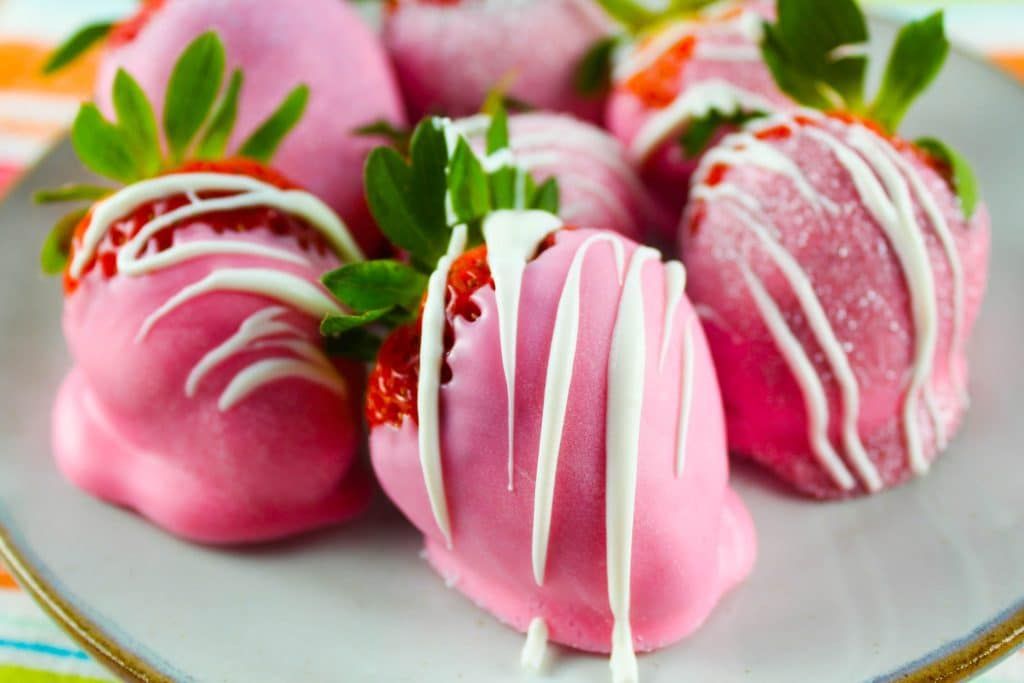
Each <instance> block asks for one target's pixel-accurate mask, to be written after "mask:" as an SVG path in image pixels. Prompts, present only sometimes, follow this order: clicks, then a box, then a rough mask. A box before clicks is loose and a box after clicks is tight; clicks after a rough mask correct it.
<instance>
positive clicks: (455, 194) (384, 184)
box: [321, 105, 558, 374]
mask: <svg viewBox="0 0 1024 683" xmlns="http://www.w3.org/2000/svg"><path fill="white" fill-rule="evenodd" d="M485 139H486V157H485V158H481V157H480V156H478V153H477V152H476V151H474V150H473V148H472V147H471V146H470V143H469V140H468V139H467V138H466V137H465V135H464V134H463V133H462V132H461V131H460V129H459V127H458V124H456V123H453V122H451V121H448V120H446V119H438V118H428V119H426V120H424V121H422V122H421V123H420V124H419V125H418V126H417V127H416V130H415V131H414V132H413V134H412V136H411V138H410V139H409V143H408V145H407V146H405V145H403V150H402V151H399V150H397V149H395V148H394V147H391V146H382V147H378V148H376V149H374V150H373V151H372V152H371V153H370V156H369V158H368V160H367V163H366V183H365V185H366V194H367V203H368V204H369V206H370V211H371V212H372V213H373V216H374V218H375V219H376V221H377V225H378V226H379V227H380V229H381V232H382V233H384V235H385V237H387V238H388V240H389V241H390V242H391V244H392V245H393V246H394V248H395V249H396V250H397V251H398V252H399V253H400V254H402V255H403V257H402V258H401V260H396V259H383V260H378V261H367V262H362V263H353V264H349V265H346V266H343V267H342V268H339V269H338V270H336V271H333V272H330V273H327V274H326V275H325V276H324V277H323V278H322V280H323V283H324V285H325V286H326V287H327V289H328V290H329V291H330V292H331V293H332V294H334V296H335V297H336V298H337V299H338V300H339V301H341V303H342V304H344V305H345V307H346V308H347V310H348V311H349V313H346V314H344V315H331V316H328V317H327V318H326V319H325V320H324V321H323V323H322V325H321V332H322V333H323V334H324V336H326V337H327V338H328V342H329V343H328V348H329V349H336V350H337V352H338V354H339V355H346V356H348V357H351V358H356V359H359V360H371V361H372V360H374V359H375V358H376V357H377V351H378V350H379V349H380V346H381V343H382V333H383V335H385V336H386V335H387V333H389V332H390V331H391V330H394V329H396V328H398V327H402V326H404V325H408V324H410V323H414V322H415V321H416V320H417V319H418V316H419V315H420V307H421V305H422V299H423V296H424V292H425V291H426V288H427V283H428V281H429V278H430V275H431V274H432V273H433V271H434V268H435V267H436V265H437V263H438V261H439V260H440V259H441V258H442V257H444V256H445V255H446V254H447V252H448V249H449V243H450V242H451V240H452V235H453V232H454V229H455V227H456V226H460V225H461V226H465V227H466V232H467V238H468V239H467V246H466V249H467V250H468V251H467V252H466V253H467V254H474V253H477V252H474V251H473V249H474V248H475V247H478V246H480V245H481V244H483V222H484V220H485V219H486V217H487V216H489V215H490V214H491V213H493V212H494V211H498V210H505V209H521V210H543V211H548V212H550V213H553V214H557V213H558V186H557V184H556V183H555V181H554V180H553V179H550V180H548V181H547V182H544V183H542V184H540V185H538V184H537V183H536V182H535V181H534V180H533V178H532V176H531V175H530V174H529V173H528V172H527V171H526V170H525V169H523V168H520V167H518V166H517V165H516V162H515V157H514V155H513V154H512V153H511V149H510V142H509V131H508V114H507V112H506V111H505V109H504V107H502V106H500V105H499V106H497V108H496V110H495V111H494V113H493V114H492V115H490V124H489V127H488V130H487V132H486V136H485ZM406 147H407V149H406ZM403 152H404V153H403ZM485 162H486V163H485ZM483 253H484V256H483V257H482V258H483V265H486V252H483ZM458 256H459V255H456V261H457V263H458V264H459V265H458V268H455V269H453V270H452V271H451V272H452V278H454V279H450V282H449V286H450V288H452V287H454V290H453V291H456V292H458V291H462V290H466V291H468V292H470V293H472V292H473V291H476V289H477V288H478V287H479V281H478V278H482V280H480V281H486V279H487V278H488V277H489V271H487V273H488V274H486V276H485V275H481V274H480V273H483V266H480V267H479V268H468V267H465V261H464V260H463V259H462V258H459V257H458ZM463 277H466V278H469V279H468V280H467V281H466V282H465V283H462V284H460V283H459V278H463ZM459 301H462V304H460V309H459V310H460V313H459V315H461V316H462V317H472V312H471V310H470V309H471V308H472V304H471V303H469V302H468V299H466V298H465V297H463V298H461V299H459ZM462 306H465V307H467V310H462V309H461V307H462ZM403 374H405V373H403Z"/></svg>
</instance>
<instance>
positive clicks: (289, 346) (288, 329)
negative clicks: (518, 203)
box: [69, 172, 363, 411]
mask: <svg viewBox="0 0 1024 683" xmlns="http://www.w3.org/2000/svg"><path fill="white" fill-rule="evenodd" d="M205 193H216V194H222V193H229V194H228V195H227V196H217V197H213V198H204V197H202V196H201V195H202V194H205ZM174 195H184V196H185V197H186V198H187V199H188V203H187V204H185V205H184V206H181V207H178V208H176V209H174V210H172V211H169V212H167V213H166V214H163V215H161V216H157V217H154V218H152V219H150V220H149V221H147V222H146V223H145V224H144V225H142V226H141V228H140V229H139V231H138V232H137V233H136V234H135V235H134V236H131V237H129V238H128V239H127V241H126V242H125V243H124V244H122V245H121V246H120V248H119V250H118V252H117V269H118V273H119V274H120V275H122V276H124V277H140V276H143V275H148V274H152V273H155V272H158V271H161V270H164V269H167V268H170V267H172V266H175V265H178V264H181V263H184V262H187V261H191V260H195V259H200V258H204V257H208V256H215V255H231V256H248V257H255V258H263V259H267V260H270V261H279V262H281V263H285V264H289V265H297V266H304V267H310V266H311V265H312V264H311V262H310V261H309V260H308V259H306V258H304V257H303V256H301V255H299V254H296V253H294V252H292V251H288V250H286V249H280V248H276V247H271V246H265V245H261V244H257V243H254V242H250V241H246V240H242V239H237V238H236V239H232V238H229V237H224V238H218V239H204V240H194V241H190V242H184V243H174V244H172V245H171V246H170V247H169V248H167V249H165V250H163V251H156V250H152V249H148V246H149V245H150V243H151V240H153V238H155V237H156V236H157V235H158V233H160V232H161V231H163V230H166V229H171V228H173V227H174V226H175V225H177V224H180V223H182V222H183V221H188V220H191V219H197V218H200V217H202V216H205V215H210V214H214V213H222V212H230V211H236V210H240V209H247V208H253V207H267V208H272V209H277V210H279V211H282V212H285V213H288V214H291V215H294V216H296V217H298V218H301V219H303V220H305V221H306V222H307V223H308V224H309V225H310V226H311V227H312V228H313V229H315V230H317V231H318V232H319V233H320V234H321V235H322V236H323V237H324V238H325V239H326V241H327V243H328V244H329V245H330V247H331V248H332V249H333V250H334V251H335V252H336V253H337V254H338V255H339V256H340V257H342V258H344V259H348V260H361V259H362V258H363V255H362V252H361V251H360V250H359V247H358V246H357V245H356V243H355V240H354V239H353V238H352V236H351V234H349V232H348V229H347V228H346V227H345V225H344V223H342V222H341V220H340V219H339V218H338V217H337V216H336V215H335V214H334V212H333V211H331V209H330V208H328V207H327V205H325V204H324V203H323V202H321V201H320V200H319V199H317V198H316V197H314V196H313V195H311V194H308V193H306V192H302V191H299V190H282V189H280V188H278V187H276V186H274V185H271V184H268V183H265V182H263V181H260V180H256V179H254V178H251V177H248V176H241V175H230V174H222V173H210V172H202V173H182V174H174V175H167V176H161V177H157V178H151V179H148V180H144V181H142V182H139V183H135V184H133V185H130V186H128V187H126V188H124V189H122V190H120V191H119V192H117V193H116V194H114V195H112V196H110V197H108V198H106V199H104V200H102V201H100V202H98V203H97V204H96V207H95V209H94V210H93V214H92V217H91V219H90V222H89V225H88V227H87V228H86V231H85V234H84V235H83V236H82V239H81V241H80V242H79V243H77V244H76V245H75V246H76V250H75V256H74V258H73V260H72V262H71V265H70V268H69V273H70V275H71V276H72V277H75V278H81V277H82V275H83V273H84V271H85V267H86V266H87V265H88V264H89V262H91V261H92V260H93V259H95V258H96V257H97V250H98V249H99V247H100V245H101V243H102V242H103V240H104V238H105V237H106V236H107V233H108V232H109V231H110V229H111V227H112V226H113V224H114V223H115V222H116V221H118V220H120V219H121V218H123V217H125V216H127V215H129V214H130V213H131V212H132V211H134V210H136V209H137V208H138V207H140V206H143V205H145V204H147V203H149V202H152V201H156V200H159V199H163V198H166V197H171V196H174ZM211 292H239V293H246V294H254V295H258V296H263V297H266V298H268V299H272V300H276V301H279V302H282V303H284V304H287V305H289V306H291V307H292V309H294V310H295V311H298V312H300V313H303V314H306V315H308V316H310V317H313V318H315V319H319V318H321V317H323V316H324V315H326V314H328V313H341V312H342V311H341V308H340V307H339V306H338V305H337V303H336V302H335V301H334V300H333V299H331V298H330V297H329V296H328V295H327V294H326V293H325V292H324V291H323V290H321V289H320V288H318V287H317V286H316V285H315V284H313V283H311V282H310V281H309V280H306V279H304V278H302V277H299V276H297V275H293V274H292V273H289V272H287V271H284V270H274V269H272V268H229V269H220V270H216V271H214V272H212V273H210V274H209V275H207V276H206V277H204V278H203V279H201V280H199V281H198V282H194V283H192V284H191V285H188V286H186V287H184V288H183V289H181V290H180V291H179V292H178V293H177V294H175V295H174V296H172V297H171V298H170V299H169V300H168V301H166V302H165V303H164V304H163V305H162V306H160V307H159V308H157V309H156V310H155V311H154V312H153V313H151V314H150V315H149V316H148V317H147V318H146V320H145V321H143V323H142V325H141V327H140V329H139V332H138V334H137V336H136V342H137V343H142V342H143V341H145V339H146V338H147V336H148V335H149V333H150V331H151V330H152V328H153V327H154V326H155V325H157V324H158V323H159V322H160V321H161V320H163V319H164V318H165V317H166V316H167V315H169V314H170V313H172V312H173V311H175V310H176V309H178V308H179V307H180V306H181V305H183V304H185V303H186V302H188V301H191V300H192V299H194V298H196V297H199V296H202V295H204V294H208V293H211ZM288 311H289V309H287V308H283V307H279V306H275V307H270V308H265V309H262V310H260V311H258V312H256V313H255V314H253V315H252V316H250V317H249V318H248V319H247V320H245V321H244V322H243V323H242V324H241V326H240V327H239V329H238V331H237V332H236V333H235V334H234V335H233V336H231V337H230V338H228V339H227V340H226V341H224V342H223V343H222V344H221V345H220V346H218V347H216V348H214V349H213V350H211V351H210V352H208V353H207V354H206V355H205V356H203V358H202V359H200V361H199V362H198V363H197V364H196V366H195V367H194V368H193V369H192V371H191V372H190V373H189V376H188V378H187V379H186V381H185V395H186V396H188V397H190V398H193V397H195V395H196V393H197V391H198V388H199V385H200V384H201V383H202V381H203V380H204V378H205V377H206V376H207V375H208V374H209V373H210V372H212V371H213V370H214V369H215V368H216V367H218V366H219V365H221V364H222V363H224V362H226V361H227V360H228V359H229V358H231V357H232V356H235V355H237V354H241V353H245V352H258V351H265V350H278V351H283V352H286V353H289V354H291V355H290V356H285V357H279V358H264V359H262V360H259V361H257V362H255V363H253V364H251V365H249V366H248V367H246V368H243V369H242V370H241V371H239V372H238V373H237V374H236V375H235V376H234V377H233V378H232V379H231V381H230V382H229V383H228V386H227V387H226V388H225V389H224V391H223V392H222V393H221V395H220V398H219V400H218V408H219V409H220V410H221V411H228V410H230V409H231V408H233V407H235V406H236V405H238V404H239V403H240V402H242V401H243V400H245V399H246V398H247V397H249V396H250V395H252V394H253V393H254V392H255V391H256V390H258V389H259V388H260V387H262V386H265V385H267V384H270V383H273V382H277V381H280V380H283V379H288V378H299V379H304V380H307V381H309V382H311V383H314V384H319V385H321V386H323V387H325V388H327V389H328V390H330V391H332V392H334V393H337V394H339V395H345V392H346V387H345V382H344V380H343V378H342V377H341V375H340V374H339V373H338V371H337V369H336V368H335V367H334V365H333V364H332V363H331V362H330V360H329V359H328V358H327V356H326V354H324V352H323V351H322V350H321V349H320V348H318V347H317V346H315V345H314V344H312V343H310V342H309V341H308V340H306V339H305V337H304V333H303V332H302V330H300V329H298V328H296V327H294V326H293V325H289V324H287V323H285V322H282V321H281V320H279V319H278V318H279V317H280V316H282V315H285V314H287V313H288Z"/></svg>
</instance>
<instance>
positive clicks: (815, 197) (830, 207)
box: [701, 132, 839, 214]
mask: <svg viewBox="0 0 1024 683" xmlns="http://www.w3.org/2000/svg"><path fill="white" fill-rule="evenodd" d="M716 164H726V165H728V166H742V165H748V166H755V167H757V168H760V169H763V170H765V171H768V172H770V173H775V174H777V175H780V176H782V177H784V178H788V179H789V180H791V181H792V182H793V184H794V185H795V186H796V189H797V191H798V192H799V193H800V194H801V195H802V196H803V197H804V199H806V200H807V201H808V202H810V203H811V205H812V206H814V207H815V208H817V209H824V210H826V211H828V212H829V213H831V214H837V213H839V207H838V206H837V205H836V203H835V202H833V201H832V200H831V199H829V198H828V197H826V196H825V195H823V194H821V193H820V192H818V191H817V190H815V189H814V186H813V185H811V182H810V180H808V179H807V176H806V175H804V172H803V170H802V169H801V168H800V167H799V166H798V165H797V164H796V162H794V161H793V160H792V159H791V158H789V157H788V156H786V155H785V154H783V153H782V152H781V151H780V150H779V149H777V148H776V147H774V146H773V145H769V144H768V143H766V142H763V141H761V140H758V139H757V136H756V135H754V134H753V133H750V132H743V133H737V134H734V135H730V136H729V138H728V139H727V140H724V141H723V143H722V144H721V145H719V146H718V147H715V148H714V149H712V150H711V151H710V152H708V153H707V155H706V158H705V159H704V160H703V161H702V163H701V166H702V170H703V173H702V175H701V177H702V178H703V177H706V174H707V173H708V172H709V171H710V169H711V168H713V167H714V166H715V165H716Z"/></svg>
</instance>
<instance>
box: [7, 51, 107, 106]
mask: <svg viewBox="0 0 1024 683" xmlns="http://www.w3.org/2000/svg"><path fill="white" fill-rule="evenodd" d="M51 49H52V48H50V47H47V46H44V45H38V44H35V43H18V42H10V43H0V90H29V91H33V92H38V93H51V94H55V95H72V96H75V97H88V96H89V95H91V94H92V81H93V76H94V74H95V73H96V65H97V64H98V62H99V52H98V51H97V50H96V49H94V50H93V51H91V52H89V53H88V54H86V55H85V56H83V57H82V58H81V59H80V60H78V61H77V62H75V63H74V64H72V65H70V66H68V67H67V68H66V69H64V70H62V71H60V72H58V73H56V74H54V75H53V76H44V75H43V73H42V68H43V64H44V63H45V62H46V58H47V57H48V56H49V54H50V51H51Z"/></svg>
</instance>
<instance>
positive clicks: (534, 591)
mask: <svg viewBox="0 0 1024 683" xmlns="http://www.w3.org/2000/svg"><path fill="white" fill-rule="evenodd" d="M594 234H596V233H595V232H594V231H590V230H579V231H571V232H562V233H560V234H559V235H558V237H557V244H556V245H555V246H554V247H552V248H550V249H548V250H547V251H545V252H543V253H542V254H541V255H540V256H539V257H538V258H537V259H536V260H535V261H533V262H532V263H531V264H530V265H529V266H528V267H527V269H526V273H525V277H524V281H523V293H522V308H521V314H520V326H519V336H518V372H517V374H516V392H517V393H516V422H515V443H516V449H515V451H516V452H515V478H514V490H513V491H509V490H508V474H507V464H508V447H507V441H506V429H505V425H506V424H507V419H506V414H507V413H506V411H507V401H506V398H505V396H506V393H505V388H504V387H505V380H504V374H503V371H502V362H501V355H500V348H499V338H498V325H497V312H496V303H495V294H494V290H493V289H490V288H484V289H482V290H480V291H478V292H477V294H476V295H474V301H475V302H476V303H477V304H478V305H479V307H480V310H481V311H482V315H481V317H480V318H479V319H477V320H476V321H475V322H472V323H467V322H465V321H463V320H461V319H459V320H458V321H457V322H456V324H455V345H454V347H453V348H452V350H451V352H450V354H449V356H448V363H449V365H450V367H451V369H452V373H453V379H452V381H451V382H450V383H448V384H446V385H444V386H443V387H442V388H441V391H440V410H441V445H442V467H443V472H444V479H445V492H446V495H447V501H448V508H449V510H450V513H451V522H452V530H453V542H454V545H453V548H452V549H451V550H448V549H447V548H446V546H445V542H444V539H443V537H442V535H441V533H440V531H439V529H438V527H437V525H436V523H435V521H434V516H433V514H432V512H431V509H430V506H429V503H428V499H427V491H426V488H425V486H424V477H423V472H422V470H421V467H420V460H419V455H418V446H417V430H418V427H417V425H416V424H415V423H414V422H413V421H412V420H406V421H405V422H404V423H403V426H402V428H401V429H398V428H395V427H394V426H390V425H385V426H381V427H377V428H375V429H374V430H373V431H372V433H371V440H370V446H371V455H372V458H373V464H374V468H375V470H376V472H377V474H378V477H379V479H380V481H381V484H382V486H383V488H384V490H385V491H386V492H387V493H388V495H389V496H390V497H391V498H392V500H393V501H395V503H396V504H397V505H398V506H399V507H400V508H401V509H402V511H403V512H404V513H405V514H406V515H407V516H408V517H409V519H410V520H412V522H413V523H414V524H415V525H416V526H417V527H418V528H419V529H420V530H421V531H423V533H424V534H425V536H426V539H427V552H428V558H429V560H430V562H431V564H432V565H433V566H434V567H435V569H437V571H438V572H439V573H440V574H441V575H442V576H443V577H444V578H445V579H446V580H447V581H449V582H450V583H452V584H453V585H454V586H455V587H456V588H457V589H458V590H460V591H462V592H463V593H464V594H466V595H467V596H468V597H470V598H471V599H472V600H473V601H474V602H476V603H477V604H479V605H481V606H482V607H484V608H485V609H487V610H488V611H490V612H491V613H493V614H494V615H495V616H497V617H498V618H499V619H500V620H502V621H503V622H505V623H507V624H509V625H510V626H512V627H513V628H515V629H518V630H520V631H524V630H526V628H527V626H528V625H529V623H530V621H531V619H533V618H535V617H542V618H543V619H544V620H545V621H546V623H547V626H548V629H549V632H550V637H551V639H552V640H553V641H555V642H558V643H563V644H566V645H570V646H572V647H576V648H580V649H583V650H588V651H594V652H607V651H608V649H609V647H610V634H611V627H612V616H611V612H610V608H609V602H608V600H609V598H608V588H607V566H606V549H605V491H606V481H605V474H604V473H605V462H606V455H605V429H606V418H607V415H606V402H607V398H608V396H607V394H608V358H609V351H610V345H611V337H612V330H613V326H614V324H615V320H616V315H617V308H618V301H619V297H620V291H621V290H620V286H619V281H618V275H617V273H616V268H615V262H614V258H613V251H612V248H611V246H610V245H608V244H606V243H602V244H598V245H595V246H594V247H592V248H591V249H590V251H589V253H588V256H587V258H586V261H585V266H584V269H583V279H582V287H583V289H582V292H583V295H582V304H581V324H580V332H579V344H578V349H577V354H576V361H575V364H574V368H573V374H572V387H571V390H570V395H569V401H568V409H567V417H566V424H565V430H564V432H563V437H562V441H561V443H562V450H561V454H560V459H559V462H558V472H557V479H556V485H555V494H554V504H553V513H552V524H551V534H550V546H549V553H548V558H547V563H546V577H545V582H544V585H543V586H537V584H536V582H535V580H534V575H533V570H532V564H531V547H532V545H531V534H532V529H533V514H534V493H535V490H534V489H535V487H534V481H535V473H536V470H537V445H538V439H539V433H540V423H541V410H542V405H543V397H544V395H545V376H546V368H547V364H548V353H549V349H550V339H551V334H552V330H553V325H554V319H555V310H556V308H557V305H558V301H559V297H560V295H561V291H562V287H563V283H564V281H565V277H566V273H567V271H568V268H569V266H570V262H571V261H572V259H573V257H574V255H575V254H576V252H577V250H578V248H579V246H580V244H581V242H583V241H584V240H586V239H587V238H588V237H590V236H592V235H594ZM625 244H626V246H627V251H626V257H627V260H628V258H629V256H630V254H631V252H632V251H633V249H634V246H635V245H633V244H632V243H629V242H628V241H626V242H625ZM627 263H628V261H627ZM643 287H644V297H645V312H646V330H645V333H646V335H647V343H646V359H647V360H646V367H647V370H646V375H645V380H646V385H645V390H644V397H645V398H644V407H643V417H642V427H641V432H640V443H639V449H640V450H639V461H638V484H637V496H636V500H637V504H636V515H635V521H634V525H633V552H632V581H631V587H632V602H631V611H632V617H631V622H632V626H633V634H634V645H635V647H636V648H637V649H638V650H642V651H648V650H653V649H656V648H659V647H662V646H664V645H667V644H669V643H672V642H674V641H676V640H678V639H679V638H682V637H684V636H685V635H687V634H689V633H691V632H692V631H693V630H694V629H696V628H697V627H698V626H699V625H700V624H701V623H702V622H703V621H704V620H705V619H706V618H707V616H708V614H709V613H710V611H711V610H712V608H713V607H714V605H715V604H716V603H717V602H718V600H719V599H720V597H721V596H722V594H723V593H724V592H725V591H727V590H729V589H730V588H731V587H733V586H734V585H735V584H737V583H738V582H739V581H741V580H742V579H743V578H744V577H745V576H746V575H747V574H748V573H749V572H750V570H751V567H752V565H753V561H754V556H755V539H754V530H753V526H752V523H751V520H750V518H749V516H748V514H747V512H746V508H745V507H744V506H743V504H742V503H741V502H740V501H739V499H738V498H737V497H735V495H734V494H732V492H731V491H730V490H729V488H728V486H727V478H728V463H727V459H726V447H725V433H724V426H723V418H722V408H721V403H720V400H719V393H718V387H717V383H716V379H715V374H714V369H713V367H712V365H711V361H710V356H709V354H708V352H707V347H706V342H705V340H704V338H703V335H702V334H701V332H700V328H699V326H698V327H695V328H694V330H695V334H694V337H693V339H694V343H695V344H696V345H697V346H696V348H695V359H696V362H695V364H694V370H693V372H694V375H693V381H694V393H693V396H694V402H693V412H692V416H691V422H690V431H689V438H688V441H687V460H686V469H685V472H684V474H683V476H682V477H681V478H678V479H677V478H676V477H675V476H674V463H675V441H676V439H675V435H676V427H677V424H678V413H679V407H680V406H679V397H680V386H681V384H682V380H681V377H682V352H681V344H682V339H683V336H682V335H683V332H684V329H685V327H684V326H685V325H688V324H690V323H692V322H694V319H693V318H694V312H693V310H692V309H691V307H690V305H689V303H687V302H685V301H684V302H683V303H682V305H681V306H680V309H679V313H678V316H677V317H676V319H675V324H674V325H673V329H672V330H671V335H672V337H671V343H670V347H669V351H668V355H667V360H666V363H665V366H664V368H662V369H660V370H659V368H658V353H659V350H660V343H661V335H662V332H663V330H662V327H663V325H664V305H665V301H664V299H665V277H664V269H663V267H662V266H661V265H658V264H657V263H656V262H649V263H648V264H647V265H646V267H645V270H644V274H643Z"/></svg>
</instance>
